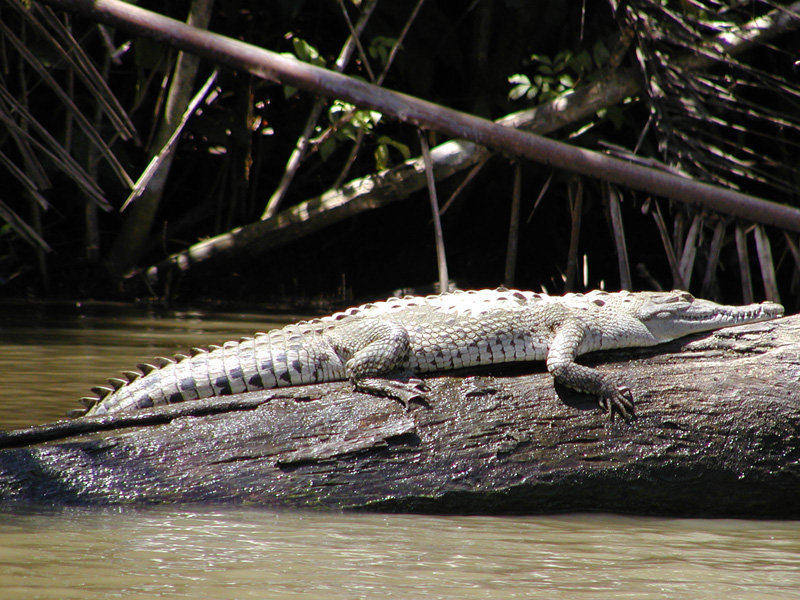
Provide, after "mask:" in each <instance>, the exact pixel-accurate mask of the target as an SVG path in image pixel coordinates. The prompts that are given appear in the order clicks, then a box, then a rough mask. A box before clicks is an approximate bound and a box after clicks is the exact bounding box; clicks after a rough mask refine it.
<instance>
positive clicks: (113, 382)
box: [108, 377, 128, 390]
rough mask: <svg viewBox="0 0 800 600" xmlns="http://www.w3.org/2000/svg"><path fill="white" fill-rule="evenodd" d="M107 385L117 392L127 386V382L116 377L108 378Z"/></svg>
mask: <svg viewBox="0 0 800 600" xmlns="http://www.w3.org/2000/svg"><path fill="white" fill-rule="evenodd" d="M108 383H109V384H111V387H113V388H114V389H115V390H118V389H119V388H121V387H125V386H126V385H128V382H127V381H125V380H124V379H119V378H117V377H112V378H110V379H109V380H108Z"/></svg>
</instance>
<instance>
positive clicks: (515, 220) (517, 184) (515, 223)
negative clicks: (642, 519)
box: [503, 162, 522, 288]
mask: <svg viewBox="0 0 800 600" xmlns="http://www.w3.org/2000/svg"><path fill="white" fill-rule="evenodd" d="M521 195H522V166H521V165H520V164H519V162H515V163H514V189H513V191H512V192H511V216H510V217H509V220H508V247H507V248H506V270H505V277H503V284H504V285H505V286H506V287H508V288H512V287H514V279H515V277H516V271H517V252H518V246H519V207H520V200H521V198H520V196H521Z"/></svg>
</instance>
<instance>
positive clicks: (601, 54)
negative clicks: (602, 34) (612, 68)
mask: <svg viewBox="0 0 800 600" xmlns="http://www.w3.org/2000/svg"><path fill="white" fill-rule="evenodd" d="M592 57H593V58H594V62H595V64H596V65H597V66H598V67H602V66H603V65H604V64H606V63H607V62H608V59H609V58H611V53H610V52H609V51H608V48H606V46H605V44H604V43H603V42H600V41H598V42H597V43H596V44H595V45H594V48H592Z"/></svg>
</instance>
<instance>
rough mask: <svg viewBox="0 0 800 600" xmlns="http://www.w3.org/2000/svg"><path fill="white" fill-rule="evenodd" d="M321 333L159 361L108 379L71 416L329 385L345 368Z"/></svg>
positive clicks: (278, 333)
mask: <svg viewBox="0 0 800 600" xmlns="http://www.w3.org/2000/svg"><path fill="white" fill-rule="evenodd" d="M319 333H320V332H319V331H317V330H313V329H310V328H309V325H308V324H304V323H301V324H298V325H290V326H287V327H286V328H284V329H276V330H273V331H270V332H268V333H259V334H256V335H255V336H254V337H246V338H242V339H241V340H239V341H238V342H226V343H225V344H223V345H222V346H210V347H209V348H208V349H204V348H193V349H192V350H191V355H190V356H186V355H183V354H177V355H175V356H174V357H173V358H165V357H160V358H156V359H155V360H153V361H151V362H149V363H143V364H140V365H138V368H139V371H138V372H137V371H126V372H124V373H123V376H124V377H125V379H118V378H115V379H109V385H108V386H99V387H94V388H92V391H93V392H94V393H95V394H96V396H95V397H87V398H82V399H81V402H82V403H83V405H84V407H85V409H76V410H74V411H71V412H70V414H71V416H78V415H81V414H86V415H88V416H92V415H102V414H106V413H109V412H117V411H121V410H135V409H141V408H148V407H151V406H159V405H163V404H172V403H176V402H185V401H188V400H196V399H201V398H211V397H215V396H227V395H231V394H238V393H241V392H249V391H254V390H261V389H270V388H275V387H281V386H288V385H300V384H304V383H315V382H318V381H332V380H335V379H342V378H343V377H344V367H343V364H342V362H341V361H340V360H338V357H337V356H336V354H335V352H333V350H332V349H330V347H329V345H328V344H327V343H326V342H324V341H323V340H322V338H321V336H320V335H318V334H319Z"/></svg>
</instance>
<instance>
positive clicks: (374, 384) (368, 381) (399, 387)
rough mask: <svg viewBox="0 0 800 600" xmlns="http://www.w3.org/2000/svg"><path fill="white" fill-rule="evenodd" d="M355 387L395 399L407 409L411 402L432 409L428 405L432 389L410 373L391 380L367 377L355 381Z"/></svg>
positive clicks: (397, 375)
mask: <svg viewBox="0 0 800 600" xmlns="http://www.w3.org/2000/svg"><path fill="white" fill-rule="evenodd" d="M353 387H354V388H355V389H356V391H358V392H365V393H367V394H372V395H373V396H385V397H387V398H394V399H395V400H397V401H398V402H400V404H402V405H403V406H404V407H405V408H408V406H409V404H410V403H411V402H416V403H418V404H421V405H423V406H425V407H426V408H430V405H429V404H428V393H429V392H430V388H429V387H428V386H427V385H426V384H425V382H424V381H423V380H422V379H419V378H418V377H414V376H413V375H411V374H408V373H399V374H396V375H393V376H392V377H391V378H383V377H366V378H363V379H358V380H356V381H353Z"/></svg>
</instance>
